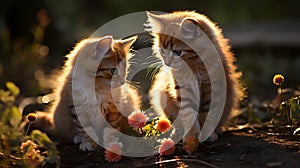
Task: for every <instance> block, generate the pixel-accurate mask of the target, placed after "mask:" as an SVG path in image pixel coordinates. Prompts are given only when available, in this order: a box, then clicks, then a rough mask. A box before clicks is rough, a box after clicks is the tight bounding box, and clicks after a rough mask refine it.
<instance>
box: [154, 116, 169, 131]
mask: <svg viewBox="0 0 300 168" xmlns="http://www.w3.org/2000/svg"><path fill="white" fill-rule="evenodd" d="M170 127H171V123H170V121H169V120H168V119H167V118H162V119H159V120H158V122H157V126H156V129H157V130H158V131H159V132H161V133H164V132H166V131H168V130H169V129H170Z"/></svg>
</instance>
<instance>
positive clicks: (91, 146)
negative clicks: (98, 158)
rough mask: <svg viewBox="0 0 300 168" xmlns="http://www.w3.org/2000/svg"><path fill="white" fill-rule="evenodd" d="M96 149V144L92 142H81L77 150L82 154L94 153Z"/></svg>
mask: <svg viewBox="0 0 300 168" xmlns="http://www.w3.org/2000/svg"><path fill="white" fill-rule="evenodd" d="M96 147H97V144H95V143H94V142H86V141H83V142H81V144H80V145H79V149H80V150H82V151H84V152H87V151H94V150H95V149H96Z"/></svg>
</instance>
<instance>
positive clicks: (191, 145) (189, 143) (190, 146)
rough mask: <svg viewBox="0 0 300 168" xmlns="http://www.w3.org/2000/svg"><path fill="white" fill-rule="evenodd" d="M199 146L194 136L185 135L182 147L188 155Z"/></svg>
mask: <svg viewBox="0 0 300 168" xmlns="http://www.w3.org/2000/svg"><path fill="white" fill-rule="evenodd" d="M198 148H199V141H198V139H197V137H196V136H190V137H187V138H186V140H185V142H184V146H183V149H184V150H185V151H186V153H188V154H189V155H190V154H192V153H194V152H195V151H197V150H198Z"/></svg>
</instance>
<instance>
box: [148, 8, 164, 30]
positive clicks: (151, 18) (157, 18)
mask: <svg viewBox="0 0 300 168" xmlns="http://www.w3.org/2000/svg"><path fill="white" fill-rule="evenodd" d="M146 14H147V17H148V22H150V24H152V25H154V26H156V27H162V26H164V25H165V24H164V18H163V17H162V16H161V15H155V14H153V13H151V12H148V11H146Z"/></svg>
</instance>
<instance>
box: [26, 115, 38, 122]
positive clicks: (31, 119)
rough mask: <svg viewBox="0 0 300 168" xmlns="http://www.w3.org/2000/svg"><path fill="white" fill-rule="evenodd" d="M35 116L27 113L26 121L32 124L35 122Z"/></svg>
mask: <svg viewBox="0 0 300 168" xmlns="http://www.w3.org/2000/svg"><path fill="white" fill-rule="evenodd" d="M36 118H37V117H36V114H34V113H29V114H28V115H27V120H29V121H30V122H33V121H35V120H36Z"/></svg>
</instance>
